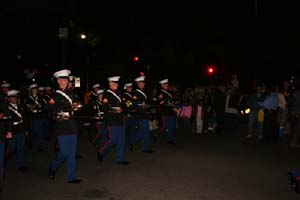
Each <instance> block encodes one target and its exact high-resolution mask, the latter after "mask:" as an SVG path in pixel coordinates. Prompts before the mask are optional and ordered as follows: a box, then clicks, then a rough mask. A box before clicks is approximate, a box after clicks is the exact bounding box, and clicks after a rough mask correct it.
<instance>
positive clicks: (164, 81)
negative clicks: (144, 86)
mask: <svg viewBox="0 0 300 200" xmlns="http://www.w3.org/2000/svg"><path fill="white" fill-rule="evenodd" d="M159 83H160V84H164V83H169V80H168V79H163V80H161V81H159Z"/></svg>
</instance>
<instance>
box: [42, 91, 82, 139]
mask: <svg viewBox="0 0 300 200" xmlns="http://www.w3.org/2000/svg"><path fill="white" fill-rule="evenodd" d="M72 101H73V96H72V93H71V92H70V91H68V90H65V91H61V90H57V91H55V92H54V93H53V95H52V98H51V99H50V101H49V104H48V115H49V117H50V118H51V119H53V120H54V127H53V132H54V134H56V135H57V136H60V135H73V134H77V133H78V127H77V124H76V121H75V119H72V118H70V119H59V118H58V117H57V115H58V113H61V112H68V113H69V115H70V116H72V115H73V109H72Z"/></svg>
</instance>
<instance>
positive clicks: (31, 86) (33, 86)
mask: <svg viewBox="0 0 300 200" xmlns="http://www.w3.org/2000/svg"><path fill="white" fill-rule="evenodd" d="M37 87H38V85H37V84H35V83H34V84H31V85H29V88H30V89H32V88H37Z"/></svg>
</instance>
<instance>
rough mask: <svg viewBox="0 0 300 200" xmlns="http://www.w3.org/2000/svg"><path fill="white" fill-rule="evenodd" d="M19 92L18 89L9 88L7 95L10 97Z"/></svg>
mask: <svg viewBox="0 0 300 200" xmlns="http://www.w3.org/2000/svg"><path fill="white" fill-rule="evenodd" d="M18 93H19V91H18V90H9V91H8V92H7V96H8V97H13V96H17V95H18Z"/></svg>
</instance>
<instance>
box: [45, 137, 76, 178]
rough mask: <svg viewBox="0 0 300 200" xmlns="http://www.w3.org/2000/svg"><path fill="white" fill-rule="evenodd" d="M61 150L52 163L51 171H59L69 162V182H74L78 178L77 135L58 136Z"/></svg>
mask: <svg viewBox="0 0 300 200" xmlns="http://www.w3.org/2000/svg"><path fill="white" fill-rule="evenodd" d="M57 142H58V145H59V150H58V152H57V153H56V158H55V159H54V160H52V162H51V166H50V168H51V170H52V171H57V170H58V168H59V167H60V165H61V164H62V163H63V162H64V161H65V160H66V161H67V169H68V174H67V180H68V181H72V180H75V179H77V176H76V148H77V135H75V134H74V135H63V136H57Z"/></svg>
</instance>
